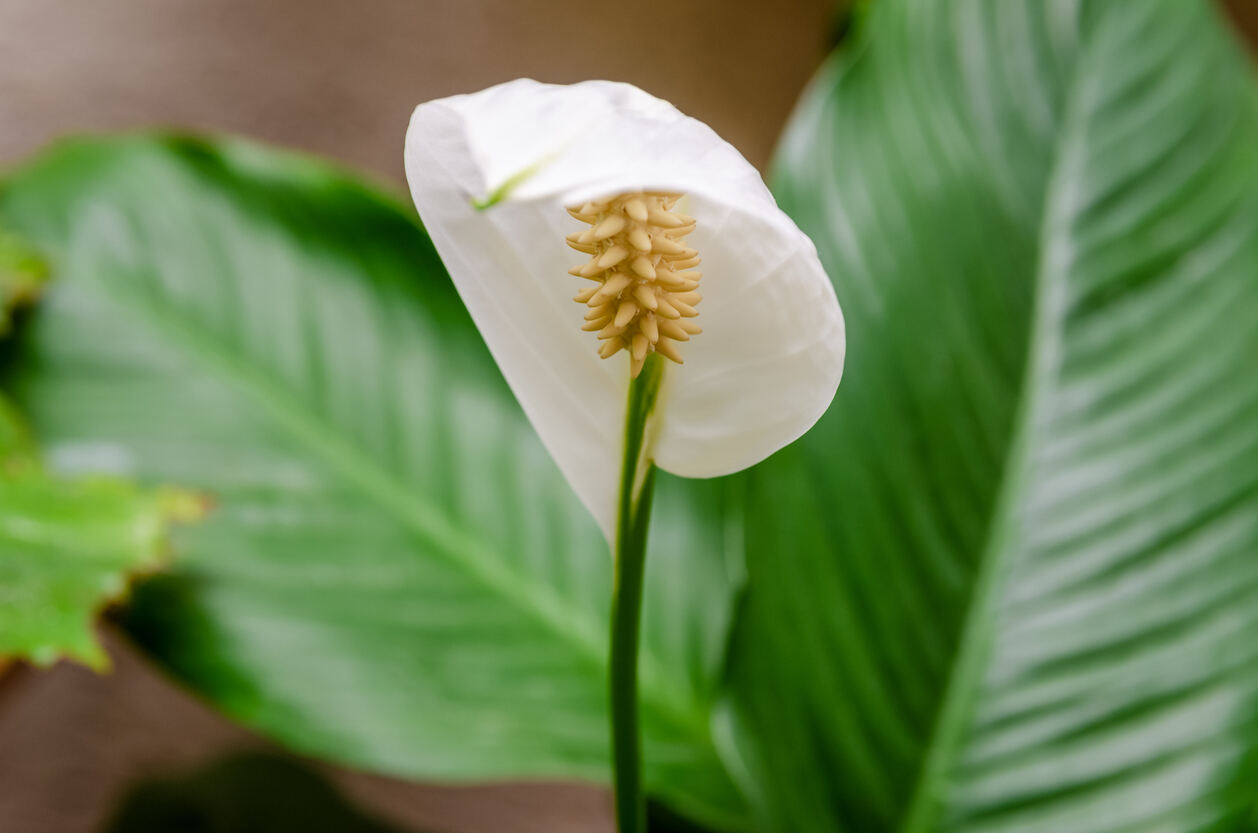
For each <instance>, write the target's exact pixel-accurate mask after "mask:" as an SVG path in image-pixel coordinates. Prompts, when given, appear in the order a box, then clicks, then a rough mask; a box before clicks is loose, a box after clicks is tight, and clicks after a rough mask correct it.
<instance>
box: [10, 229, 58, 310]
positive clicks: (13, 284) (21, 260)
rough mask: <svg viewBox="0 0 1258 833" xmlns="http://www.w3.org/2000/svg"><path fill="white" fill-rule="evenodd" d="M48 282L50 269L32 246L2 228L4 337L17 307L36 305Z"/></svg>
mask: <svg viewBox="0 0 1258 833" xmlns="http://www.w3.org/2000/svg"><path fill="white" fill-rule="evenodd" d="M47 279H48V265H47V264H46V263H44V261H43V259H42V258H41V257H40V256H39V255H38V254H36V253H35V252H34V251H33V250H32V249H31V248H30V246H29V245H27V244H26V243H25V242H24V241H23V240H22V239H21V238H19V237H17V236H16V235H14V234H11V233H9V232H6V231H5V230H4V229H3V228H0V335H4V334H5V333H6V332H7V331H8V329H9V316H10V314H11V313H12V310H13V309H14V308H15V307H18V306H22V305H24V304H29V303H30V302H32V301H34V300H35V298H36V296H38V295H39V293H40V291H41V290H42V289H43V286H44V282H45V281H46V280H47Z"/></svg>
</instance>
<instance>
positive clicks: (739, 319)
mask: <svg viewBox="0 0 1258 833" xmlns="http://www.w3.org/2000/svg"><path fill="white" fill-rule="evenodd" d="M406 176H407V179H408V181H409V182H410V187H411V193H412V196H413V197H414V199H415V206H416V208H417V209H418V210H419V215H420V218H421V219H422V220H423V222H424V225H425V226H426V227H427V229H428V233H429V234H430V235H431V237H432V240H433V243H434V244H435V245H436V247H437V251H438V253H439V254H440V255H441V258H442V260H443V261H444V262H445V264H446V267H447V268H448V269H449V271H450V274H451V276H452V277H453V279H454V283H455V286H456V287H457V288H458V291H459V294H460V295H461V296H462V298H463V301H464V303H465V304H467V308H468V310H469V311H470V312H471V314H472V318H473V320H475V322H476V325H477V327H479V328H480V331H481V334H482V335H483V336H484V338H485V341H486V343H487V344H488V345H489V350H490V352H491V353H492V354H493V356H494V359H495V360H496V361H497V362H498V366H499V367H500V368H501V369H502V372H503V375H504V376H505V377H506V379H507V382H508V384H510V386H511V389H512V390H513V391H514V393H515V395H516V398H517V399H519V401H520V404H521V405H522V406H523V408H524V412H525V413H526V414H527V415H528V417H529V419H530V420H531V421H532V423H533V426H534V428H535V429H536V430H537V433H538V434H539V435H541V438H542V442H543V443H545V445H546V448H547V449H548V450H549V451H550V453H551V455H552V456H553V457H554V458H555V461H556V462H557V463H558V464H559V468H560V469H561V470H562V471H563V473H564V476H565V477H567V479H568V482H569V483H570V484H571V485H572V488H573V489H574V490H575V491H576V493H577V495H578V496H579V497H580V498H581V500H582V502H583V503H584V504H585V505H586V507H587V508H588V509H589V510H590V512H592V513H593V514H594V517H595V518H596V519H597V520H598V522H599V524H600V525H601V526H602V528H603V530H604V532H605V533H606V534H607V535H608V537H609V538H611V537H612V536H613V535H614V533H615V527H616V506H617V489H618V484H619V479H620V466H621V456H622V449H623V445H624V417H625V405H626V395H627V392H628V385H629V356H628V355H627V353H626V352H624V351H622V352H620V353H618V354H617V355H615V356H613V357H612V358H610V359H607V360H603V359H600V358H599V357H598V355H597V352H596V351H597V349H598V346H599V342H597V341H596V339H595V337H594V334H593V333H589V332H582V330H581V325H582V323H584V322H583V316H584V313H585V312H586V307H585V306H583V305H581V304H576V303H573V300H572V296H573V295H574V294H575V293H576V292H577V291H578V290H580V289H583V288H585V287H588V286H590V285H591V284H590V282H589V281H585V280H582V279H580V278H575V277H572V276H571V275H569V274H568V270H569V269H570V268H572V267H574V266H577V265H580V264H581V263H583V262H584V261H586V260H588V257H586V256H583V255H581V254H580V253H578V252H575V251H573V250H571V249H570V248H568V246H567V245H566V243H565V242H564V237H565V236H566V235H568V234H571V233H572V232H575V231H580V230H582V229H584V228H588V226H585V225H584V224H582V223H580V222H578V221H577V220H574V219H573V218H572V217H571V216H569V214H568V212H567V211H566V210H565V207H566V206H578V205H580V204H582V203H584V202H586V201H587V200H591V199H598V198H603V197H609V196H613V195H615V194H619V193H623V192H628V191H637V190H649V189H659V190H666V191H674V192H680V193H684V194H686V195H687V197H686V199H685V200H684V201H683V203H682V204H681V208H682V210H684V211H685V212H686V213H687V214H689V215H691V216H693V217H694V218H695V219H696V221H697V227H696V228H695V230H694V231H693V232H692V233H691V234H690V235H689V237H687V239H686V245H689V246H691V247H692V248H694V249H696V250H698V252H699V255H700V257H702V259H703V265H702V266H701V267H700V268H701V269H702V271H703V275H704V277H703V281H702V286H701V289H702V292H703V304H702V306H701V307H700V314H699V317H698V318H696V319H695V321H696V322H697V323H698V324H700V325H701V326H702V327H703V332H702V333H701V334H699V335H696V336H695V337H694V338H693V339H692V340H691V341H689V342H686V343H685V344H682V345H680V347H681V352H682V355H683V358H684V359H685V364H684V365H681V366H678V365H672V364H670V365H669V366H668V368H667V370H666V382H665V388H664V390H663V392H662V394H661V399H660V401H659V402H658V404H657V406H656V414H657V419H658V424H657V430H658V434H657V435H656V438H655V445H654V451H653V454H652V456H653V458H654V460H655V463H656V465H658V466H659V467H660V468H662V469H664V470H665V471H669V472H672V473H674V474H678V475H682V476H685V477H714V476H717V475H723V474H729V473H731V472H735V471H739V470H740V469H744V468H746V467H748V466H750V465H752V464H754V463H757V462H759V461H760V460H762V459H764V458H765V457H767V456H768V455H770V454H772V453H773V452H774V451H776V450H778V449H779V448H781V447H783V446H784V445H786V444H788V443H790V442H791V441H793V440H795V439H796V438H798V437H799V436H800V435H802V434H803V433H804V432H805V431H807V430H808V429H809V428H810V427H811V426H812V425H813V423H815V422H816V421H817V420H818V419H819V418H820V417H821V415H822V414H823V413H824V412H825V410H826V408H827V407H828V406H829V404H830V401H831V399H833V397H834V393H835V390H836V388H837V387H838V384H839V378H840V376H841V375H842V371H843V353H844V331H843V316H842V313H841V312H840V311H839V304H838V301H837V300H836V298H835V295H834V290H833V288H832V287H831V285H830V281H829V279H828V278H827V277H826V274H825V272H824V271H823V269H822V267H821V263H820V261H819V260H818V259H817V253H816V249H815V248H814V246H813V244H812V241H810V240H809V239H808V238H807V237H806V236H805V235H804V233H803V232H801V231H800V230H799V229H798V228H797V227H796V226H795V224H794V223H793V222H792V221H791V220H790V218H788V217H787V216H786V215H785V214H784V213H783V212H782V211H781V210H780V209H779V208H778V207H777V204H776V203H775V202H774V200H773V197H772V196H771V195H770V193H769V190H768V189H767V188H766V187H765V185H764V182H763V181H762V180H761V178H760V175H759V173H758V172H757V171H756V169H755V168H754V167H752V166H751V164H750V163H748V162H747V160H746V159H744V158H743V157H742V156H741V155H740V154H739V153H738V151H736V150H735V149H734V148H733V146H731V145H730V144H729V143H727V142H725V141H724V140H722V139H721V138H720V137H719V136H717V135H716V133H715V132H713V131H712V129H711V128H709V127H708V126H707V125H705V124H703V123H702V122H699V121H697V120H695V119H692V118H689V117H688V116H685V115H683V114H682V113H681V112H679V111H678V110H677V109H676V108H674V107H673V106H672V105H671V104H669V103H668V102H666V101H662V100H660V99H658V98H655V97H653V96H650V95H648V94H647V93H645V92H643V91H642V90H640V89H638V88H637V87H634V86H631V85H629V84H620V83H612V82H607V81H587V82H584V83H581V84H574V85H571V86H563V85H553V84H541V83H538V82H536V81H532V80H527V79H522V80H517V81H511V82H509V83H506V84H501V85H498V86H496V87H491V88H489V89H487V90H483V91H481V92H478V93H473V94H470V95H459V96H453V97H451V98H444V99H439V100H437V101H430V102H428V103H426V104H421V105H420V106H419V107H417V108H416V109H415V113H414V115H413V116H412V117H411V124H410V129H409V130H408V132H407V135H406ZM494 195H497V196H499V197H500V199H498V200H497V201H496V202H494V203H493V204H492V205H488V206H487V207H482V208H478V207H477V203H480V204H481V205H482V206H483V205H484V203H485V202H486V201H488V200H489V199H490V198H491V197H492V196H494Z"/></svg>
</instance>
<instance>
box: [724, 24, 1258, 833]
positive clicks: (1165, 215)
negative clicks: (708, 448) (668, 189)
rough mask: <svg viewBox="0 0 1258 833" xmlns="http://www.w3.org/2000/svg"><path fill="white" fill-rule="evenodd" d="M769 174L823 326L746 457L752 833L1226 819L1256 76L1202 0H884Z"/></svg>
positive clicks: (1257, 228)
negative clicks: (796, 382) (759, 442)
mask: <svg viewBox="0 0 1258 833" xmlns="http://www.w3.org/2000/svg"><path fill="white" fill-rule="evenodd" d="M776 190H777V194H778V196H779V199H780V200H781V201H782V203H783V204H784V206H785V207H786V208H787V210H788V211H790V212H791V213H792V214H793V216H794V217H795V218H796V219H797V220H798V222H799V223H800V224H801V225H802V227H803V228H804V229H805V230H806V231H807V232H808V233H809V234H810V235H811V236H812V237H813V239H814V240H815V241H816V242H817V244H818V247H819V249H820V252H821V255H822V258H823V260H824V261H825V263H826V265H827V268H828V270H829V271H830V273H831V275H832V276H833V277H834V279H835V281H836V284H837V288H838V291H839V295H840V300H841V302H842V304H843V308H844V311H845V313H846V314H847V318H848V323H849V343H850V344H851V351H850V358H849V364H848V367H847V373H846V378H845V379H844V382H843V385H842V387H841V388H840V391H839V394H838V397H837V399H836V401H835V403H834V406H833V407H832V408H831V410H830V413H829V414H828V415H827V417H826V418H825V419H824V421H823V422H822V423H821V424H820V425H819V426H818V427H817V428H816V429H815V430H814V431H813V432H812V433H810V434H809V435H808V436H807V437H806V438H805V439H804V440H803V441H802V442H801V443H799V444H798V445H796V446H794V447H792V448H791V449H789V450H788V451H787V452H785V453H783V454H781V455H778V456H777V457H776V458H775V459H773V460H772V461H770V463H769V464H767V465H765V466H762V467H760V468H758V469H756V470H755V471H754V472H753V474H752V476H751V477H750V478H749V479H748V489H749V491H750V504H751V505H752V506H755V507H756V509H757V511H756V512H754V513H749V515H748V528H747V533H746V534H747V552H748V554H749V564H748V575H749V579H748V588H749V595H748V599H747V607H746V609H745V614H746V615H745V617H741V618H740V619H739V624H738V627H737V628H736V634H735V639H734V647H733V650H732V652H731V655H732V657H733V663H732V669H731V676H732V682H731V697H730V701H729V705H730V708H729V712H728V714H727V717H728V720H729V722H728V724H727V726H728V727H729V730H730V731H729V732H728V735H727V736H728V739H729V741H730V749H729V758H730V760H731V761H738V771H739V772H740V773H741V775H742V777H743V781H744V783H745V784H746V786H747V789H748V791H749V793H750V794H751V795H752V796H753V799H754V802H755V804H756V806H757V808H758V809H759V810H760V812H761V813H762V815H763V818H764V819H765V824H764V829H766V830H780V831H792V833H800V832H801V831H859V833H877V831H904V833H925V831H984V833H986V832H987V831H1015V830H1016V831H1019V833H1038V832H1039V831H1045V832H1046V833H1047V832H1048V831H1052V833H1060V831H1070V833H1094V832H1099V831H1113V832H1114V833H1117V832H1118V831H1130V832H1131V833H1137V831H1138V833H1158V832H1159V831H1198V830H1200V831H1205V830H1211V831H1240V830H1254V829H1258V813H1256V810H1255V808H1256V796H1258V96H1256V94H1255V87H1254V84H1253V79H1252V74H1251V72H1250V70H1249V67H1248V66H1247V63H1246V59H1245V57H1244V55H1243V54H1242V53H1241V51H1240V49H1239V48H1238V47H1237V45H1236V44H1235V43H1233V42H1232V40H1231V38H1230V37H1229V36H1228V34H1227V33H1226V31H1225V29H1224V27H1223V26H1222V25H1221V23H1220V22H1219V20H1217V19H1216V17H1215V13H1214V10H1213V9H1212V7H1211V6H1209V5H1207V4H1205V3H1202V2H1185V0H1147V2H1138V3H1120V2H1089V0H1082V2H1050V1H1049V0H881V2H878V3H875V4H872V8H871V11H870V14H869V17H868V19H867V21H866V25H865V27H864V28H863V29H862V30H861V32H860V34H859V35H858V36H857V37H856V38H855V39H854V40H853V41H852V42H851V43H850V44H848V45H846V46H845V47H844V48H843V49H842V51H841V52H840V53H839V54H838V55H837V56H836V57H835V58H834V59H833V60H832V61H831V62H830V63H829V65H828V66H827V67H826V69H825V71H824V72H823V73H822V75H821V77H820V78H819V79H818V80H817V81H816V82H815V83H814V85H813V86H812V88H811V89H810V90H809V92H808V93H807V95H806V98H805V101H804V103H803V105H802V107H801V109H800V110H799V112H798V113H797V115H796V117H795V119H794V122H793V124H792V126H791V128H790V130H789V133H788V135H787V137H786V140H785V143H784V145H783V149H782V152H781V155H780V158H779V160H778V168H777V176H776Z"/></svg>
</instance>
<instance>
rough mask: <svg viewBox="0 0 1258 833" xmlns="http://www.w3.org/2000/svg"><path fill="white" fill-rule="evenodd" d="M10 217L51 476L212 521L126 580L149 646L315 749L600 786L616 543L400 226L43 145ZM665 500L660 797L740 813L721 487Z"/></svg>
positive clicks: (120, 158) (653, 705)
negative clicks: (152, 571)
mask: <svg viewBox="0 0 1258 833" xmlns="http://www.w3.org/2000/svg"><path fill="white" fill-rule="evenodd" d="M0 218H3V221H5V222H7V223H9V224H10V226H11V227H12V228H14V229H16V230H18V231H19V232H20V233H22V234H24V235H25V236H26V237H27V238H28V239H31V240H33V241H35V242H36V243H37V244H38V245H39V246H40V249H41V250H42V251H46V252H48V253H49V256H50V257H51V258H52V263H53V267H54V271H55V274H56V276H57V280H56V281H55V284H54V286H53V288H52V289H51V290H50V291H49V293H48V296H47V299H46V303H44V304H42V305H41V307H40V309H39V313H38V315H36V316H33V320H32V321H31V322H30V326H29V327H25V328H23V331H22V333H21V334H20V337H19V339H18V342H17V346H16V350H15V356H16V358H17V360H16V361H14V362H13V363H12V366H11V367H10V368H9V370H8V372H7V373H5V374H4V375H3V376H0V384H4V385H5V386H7V387H8V389H10V390H11V391H12V392H13V395H14V397H15V399H16V400H17V402H18V403H19V405H20V406H21V407H22V408H23V409H24V411H25V412H26V413H28V414H29V415H30V418H31V420H32V423H33V424H34V425H35V426H36V427H37V429H38V433H39V436H40V439H41V442H42V443H43V444H44V446H45V448H46V450H47V452H48V455H49V458H50V459H51V460H53V461H54V462H56V463H57V465H58V468H59V469H60V470H62V471H66V472H70V471H97V470H102V469H104V470H117V471H125V472H129V473H134V474H135V475H136V476H138V477H140V478H142V479H143V480H145V481H148V482H169V483H179V484H182V485H184V486H187V487H190V488H194V489H197V490H198V491H201V492H204V493H206V494H208V495H210V496H212V498H213V500H214V502H215V504H216V507H215V511H214V513H213V514H212V516H211V517H210V518H208V519H207V520H206V522H205V523H203V524H199V525H196V526H195V527H190V528H188V529H186V530H181V531H180V534H178V535H177V537H176V540H175V545H176V547H177V549H178V552H179V560H178V562H177V564H176V565H175V566H174V567H173V569H172V571H171V572H170V573H169V574H167V575H164V576H162V577H160V578H158V579H156V580H154V581H152V582H149V583H147V584H146V585H144V586H143V587H141V588H140V589H139V591H138V593H137V595H136V598H135V601H134V603H133V604H132V605H131V606H130V608H129V613H128V618H127V625H128V626H129V628H130V629H131V631H132V633H133V634H134V635H135V636H136V638H137V639H138V640H139V641H140V642H141V644H143V645H144V646H145V647H146V648H148V649H149V650H150V651H151V652H152V653H153V654H155V655H156V656H157V657H158V658H159V659H161V660H162V661H163V662H165V663H166V664H167V665H168V666H169V667H170V669H171V670H172V671H173V672H174V673H175V674H176V675H177V676H178V677H179V678H181V679H182V680H183V681H185V682H186V683H188V684H189V685H191V686H192V687H194V688H196V689H197V690H198V691H200V692H201V693H203V694H204V695H205V696H207V697H209V698H210V699H211V700H212V701H214V702H215V703H217V704H218V705H219V706H220V707H221V708H223V709H224V710H225V711H226V712H227V713H228V714H230V715H231V716H233V717H235V718H237V719H239V720H241V721H242V722H244V723H246V724H248V725H250V726H253V727H255V728H258V729H260V730H263V731H265V732H267V733H268V734H270V735H272V736H274V737H276V738H279V739H281V740H282V741H284V742H286V743H287V744H289V745H290V746H292V747H294V748H296V749H298V750H301V751H303V752H307V753H311V754H316V755H322V756H326V757H329V758H334V759H338V760H341V761H347V762H350V763H352V764H355V765H359V766H364V767H370V768H373V769H377V770H384V771H388V772H392V773H396V774H404V775H414V776H426V777H439V778H490V777H498V776H519V775H528V776H546V775H549V776H558V775H565V776H578V777H587V778H600V779H601V778H605V777H606V773H607V767H608V759H609V753H608V723H607V715H606V691H605V686H606V676H607V660H606V650H607V649H606V635H605V634H606V627H607V621H608V606H609V600H610V596H611V559H610V557H609V554H608V549H607V545H606V542H605V541H604V540H603V538H602V535H601V534H600V533H599V531H598V530H597V528H596V527H595V525H594V524H593V522H592V521H591V520H590V519H589V518H588V516H587V514H586V513H585V511H584V510H583V509H582V508H581V507H580V505H579V504H578V503H577V502H576V500H575V498H574V496H572V495H571V493H570V492H569V490H568V488H567V486H566V484H565V483H564V481H563V480H562V478H561V476H560V475H559V474H558V471H557V469H556V468H555V467H554V465H553V463H552V462H551V460H550V458H549V457H548V455H547V454H546V452H545V450H544V449H543V448H542V447H541V445H540V443H539V442H538V440H537V438H536V436H535V435H534V433H533V432H532V430H531V428H530V426H529V425H528V423H527V421H526V420H525V419H524V417H523V415H522V413H521V412H520V410H519V408H518V406H517V405H516V404H515V402H514V399H513V398H512V396H511V394H510V391H509V390H508V389H507V388H506V386H505V385H504V384H503V382H502V380H501V377H500V376H499V374H498V371H497V369H496V367H495V366H494V364H493V362H492V360H491V359H490V357H489V355H488V353H487V351H486V350H485V347H484V345H483V343H482V342H481V340H480V338H479V335H478V334H477V332H476V330H475V328H474V327H473V326H472V324H471V321H470V319H469V318H468V317H467V314H466V312H465V310H464V309H463V306H462V304H461V303H460V301H459V299H458V297H457V295H456V294H455V292H454V291H453V288H452V287H451V285H450V283H449V280H448V278H447V277H446V275H445V273H444V270H443V269H442V267H441V264H440V262H439V261H438V259H437V257H436V254H435V253H434V251H433V249H432V247H431V245H430V243H429V242H428V240H427V238H426V236H425V235H424V233H423V232H422V230H421V229H420V228H419V227H418V226H417V225H416V223H415V222H414V220H413V219H412V217H411V214H410V212H408V211H404V210H403V209H401V208H400V207H399V206H398V205H397V204H396V203H394V202H393V201H391V200H389V199H386V198H383V197H381V196H380V195H379V194H377V193H375V192H374V191H372V190H370V189H367V188H364V187H363V186H361V185H359V184H357V183H355V182H354V180H353V179H352V178H350V177H348V176H346V175H344V174H342V173H340V172H338V171H336V170H333V169H330V168H328V167H327V166H325V165H323V164H321V163H318V162H315V161H313V160H309V159H306V158H302V157H297V156H293V155H286V154H281V153H278V152H274V151H269V150H265V149H262V148H258V147H256V146H252V145H246V144H243V143H236V142H224V143H219V144H215V143H205V142H199V141H194V140H183V139H168V140H157V139H146V138H134V139H122V140H109V141H95V142H93V141H85V142H80V143H73V144H66V145H62V146H60V147H59V148H56V149H54V150H53V151H51V152H49V153H48V154H46V155H45V156H44V157H42V158H41V159H40V160H38V161H36V162H35V163H34V164H33V165H31V166H29V167H27V168H25V169H24V170H23V171H21V172H20V173H18V174H17V175H15V176H14V177H13V178H12V179H11V180H10V181H9V182H8V183H7V185H6V188H5V190H4V192H3V194H2V195H0ZM662 487H663V490H662V493H661V495H660V511H659V515H658V517H660V518H661V519H662V524H663V528H664V529H665V530H668V531H667V532H665V533H663V534H661V535H659V536H656V539H655V542H654V543H655V545H656V546H655V550H654V553H653V554H654V556H655V557H654V558H653V564H652V568H651V570H650V571H649V572H650V574H649V575H648V577H647V585H648V589H647V596H648V598H649V599H650V600H651V601H650V602H649V603H648V605H647V610H646V617H647V619H646V627H645V632H644V640H643V654H642V666H641V670H642V681H643V688H642V710H643V714H642V717H643V723H644V730H645V733H646V760H647V761H648V762H649V767H650V768H649V770H648V772H647V774H646V777H647V783H648V785H649V787H650V788H651V789H652V790H653V792H654V794H655V795H657V796H663V797H664V798H665V799H666V800H668V801H670V802H671V803H672V804H673V805H674V806H676V807H677V808H679V809H681V810H683V811H685V812H686V813H688V814H690V815H694V816H698V817H700V818H704V819H707V820H708V821H709V822H711V823H714V824H726V825H731V824H736V823H737V821H738V819H739V817H740V813H741V811H742V806H741V799H740V797H739V795H738V793H737V792H736V791H735V790H734V788H733V786H732V785H731V783H730V782H729V780H728V778H727V777H726V775H725V773H724V770H723V767H722V765H721V764H720V762H719V760H718V758H717V755H716V752H715V750H714V748H713V744H712V740H711V737H710V729H709V723H708V713H709V702H710V700H711V699H712V698H713V697H714V696H715V693H714V692H715V677H716V673H717V670H718V668H719V664H720V660H721V657H722V652H723V650H724V646H725V643H726V638H727V626H728V620H729V615H730V612H729V611H730V607H731V600H732V596H733V592H734V589H735V587H736V584H737V579H738V576H739V571H738V564H737V562H730V561H729V559H728V557H727V555H726V553H725V551H724V548H725V545H724V543H723V542H724V538H725V525H726V524H727V523H728V522H729V521H728V520H727V518H726V516H725V514H724V505H725V503H726V502H727V500H728V499H727V496H726V494H725V490H726V486H725V484H721V483H715V484H709V485H708V486H707V487H706V488H704V489H701V490H700V491H699V492H698V493H695V494H690V490H689V489H686V490H682V489H679V488H677V484H676V483H674V482H664V483H662ZM683 494H684V495H685V496H683ZM692 514H693V515H697V516H701V517H700V522H699V523H698V524H692V523H690V522H689V521H688V516H690V515H692Z"/></svg>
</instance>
